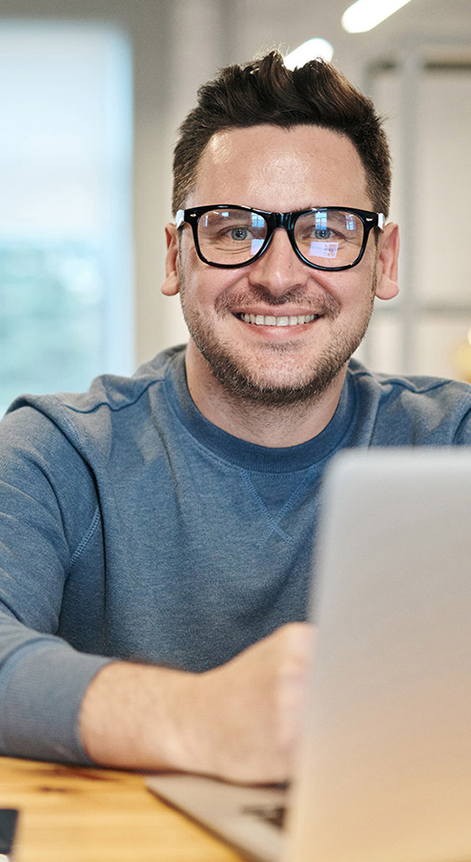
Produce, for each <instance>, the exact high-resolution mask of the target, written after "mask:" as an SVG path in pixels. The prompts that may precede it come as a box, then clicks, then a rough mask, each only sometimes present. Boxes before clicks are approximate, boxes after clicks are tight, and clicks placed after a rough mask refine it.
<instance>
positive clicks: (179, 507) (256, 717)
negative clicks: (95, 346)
mask: <svg viewBox="0 0 471 862" xmlns="http://www.w3.org/2000/svg"><path fill="white" fill-rule="evenodd" d="M174 171H175V189H174V211H175V214H176V223H175V224H171V225H168V226H167V229H166V234H167V245H168V253H167V264H166V278H165V282H164V286H163V292H164V293H165V294H167V295H171V294H175V293H177V292H179V293H180V295H181V301H182V305H183V310H184V314H185V317H186V320H187V323H188V327H189V330H190V334H191V337H190V341H189V344H188V347H187V349H186V350H185V349H184V348H175V349H174V350H170V351H167V352H166V353H164V354H163V355H160V356H158V357H156V359H155V360H154V361H153V362H151V363H149V364H147V365H145V366H144V367H143V368H141V369H140V370H139V371H138V372H137V374H136V375H135V377H133V378H131V379H119V378H111V377H106V376H105V377H103V378H100V379H98V380H97V381H95V382H94V384H93V385H92V388H91V390H90V391H89V393H87V394H85V395H59V396H48V397H41V398H38V397H25V398H21V399H18V400H17V402H16V403H15V404H14V405H13V407H12V409H11V411H10V412H9V414H8V415H7V416H6V417H5V419H4V422H3V423H2V426H1V432H0V437H1V442H0V512H2V513H3V514H2V515H1V516H0V566H1V567H2V568H1V580H0V597H1V600H2V603H3V605H2V616H1V625H0V656H1V660H2V664H1V666H0V691H1V694H0V740H1V742H0V745H1V750H2V751H3V752H4V753H10V754H18V755H23V756H30V757H43V758H48V759H59V760H69V761H79V762H85V763H89V762H90V761H91V762H94V763H98V764H104V765H113V766H118V767H130V768H141V769H147V770H150V769H158V768H161V767H166V768H175V769H184V770H193V771H200V772H203V773H210V774H214V775H218V776H221V777H223V778H228V779H232V780H238V781H279V780H283V779H285V778H286V777H287V776H288V775H289V774H290V770H291V764H292V758H293V753H294V751H295V746H296V739H297V733H298V723H299V715H300V711H301V705H302V692H303V682H304V678H305V671H306V664H307V661H308V658H309V655H310V652H311V650H312V637H313V633H312V630H311V628H310V626H308V624H307V623H306V622H305V619H306V608H307V601H308V593H309V576H310V559H311V552H312V547H313V541H314V540H315V530H316V524H317V516H318V507H319V487H320V484H321V481H322V477H323V473H324V470H325V467H326V465H327V464H328V463H329V461H330V459H331V458H332V456H333V455H334V454H335V452H336V451H338V450H339V449H342V448H344V447H351V446H363V447H367V446H398V445H432V446H436V445H469V443H470V442H471V387H469V386H467V385H466V384H460V383H454V382H450V381H443V380H436V379H423V378H421V379H415V380H414V379H404V378H386V377H385V376H379V377H378V376H374V375H371V374H370V373H369V372H367V371H366V369H364V368H362V367H361V366H360V365H359V364H358V363H357V362H355V361H350V357H351V354H352V353H353V352H354V350H355V349H356V347H357V346H358V344H359V343H360V341H361V339H362V337H363V335H364V332H365V330H366V328H367V325H368V321H369V318H370V314H371V310H372V305H373V301H374V298H375V297H378V298H380V299H384V300H388V299H390V298H392V297H393V296H395V295H396V293H397V290H398V287H397V257H398V229H397V226H396V225H395V224H387V223H386V222H385V216H386V215H387V212H388V205H389V185H390V171H389V154H388V148H387V143H386V140H385V137H384V133H383V131H382V129H381V126H380V123H379V120H378V118H377V116H376V114H375V112H374V109H373V106H372V105H371V103H370V102H369V101H368V100H367V99H365V98H364V97H363V96H361V95H360V94H359V93H358V92H357V91H356V90H355V89H354V88H353V87H352V86H351V85H350V84H349V83H348V82H347V81H346V80H345V79H344V78H343V77H342V76H341V75H340V74H339V73H338V72H337V71H336V70H335V68H334V67H332V66H329V65H327V64H323V63H321V62H312V63H309V64H307V65H306V66H305V67H303V68H302V69H298V70H296V71H294V72H290V71H288V70H287V69H286V68H285V66H284V64H283V60H282V58H281V57H280V56H279V55H278V54H277V53H275V52H273V53H270V54H268V55H267V56H265V57H264V58H262V59H261V60H260V61H257V62H254V63H251V64H248V65H247V66H245V67H230V68H228V69H226V70H223V71H222V73H221V74H220V75H219V77H218V78H217V79H216V80H215V81H214V82H211V83H210V84H208V85H206V86H205V87H203V88H202V90H201V91H200V94H199V103H198V106H197V107H196V108H195V109H194V111H192V112H191V113H190V115H189V117H188V118H187V119H186V121H185V122H184V123H183V126H182V128H181V134H180V139H179V142H178V144H177V147H176V150H175V164H174ZM280 214H284V215H280ZM352 612H354V609H352Z"/></svg>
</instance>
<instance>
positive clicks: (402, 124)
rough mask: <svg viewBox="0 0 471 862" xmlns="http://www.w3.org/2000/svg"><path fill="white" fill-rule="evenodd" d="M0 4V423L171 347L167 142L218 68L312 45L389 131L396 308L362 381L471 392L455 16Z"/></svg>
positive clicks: (296, 1) (469, 129)
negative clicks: (366, 18) (166, 286)
mask: <svg viewBox="0 0 471 862" xmlns="http://www.w3.org/2000/svg"><path fill="white" fill-rule="evenodd" d="M348 6H349V0H329V2H318V0H289V2H287V0H128V2H125V0H29V2H21V0H20V2H19V0H0V124H1V134H0V411H1V410H2V409H5V407H6V406H7V404H8V403H9V402H10V401H11V400H12V399H13V398H14V397H15V396H16V395H17V394H18V393H20V392H23V391H30V392H42V391H55V390H64V389H65V390H77V389H78V390H83V389H86V388H87V387H88V385H89V382H90V380H91V378H92V377H93V376H94V375H96V374H99V373H102V372H110V373H114V374H129V373H132V372H133V370H134V369H135V367H136V366H137V365H138V364H140V363H141V362H143V361H145V360H146V359H149V358H150V357H152V356H153V355H154V354H155V353H156V352H157V351H158V350H160V349H162V348H164V347H166V346H169V345H171V344H176V343H179V342H182V341H185V340H186V329H185V326H184V323H183V321H182V318H181V314H180V309H179V302H178V298H175V299H168V298H164V297H162V296H161V294H160V283H161V281H162V279H163V274H164V259H165V241H164V232H163V228H164V225H165V223H166V222H167V221H168V220H169V219H170V218H171V213H170V190H171V160H172V147H173V144H174V141H175V136H176V129H177V127H178V125H179V123H180V122H181V120H182V119H183V117H184V116H185V114H186V112H187V111H188V110H189V109H190V108H191V107H192V105H193V104H194V101H195V94H196V89H197V87H198V85H199V84H200V83H202V82H203V81H205V80H207V79H209V78H210V77H212V76H213V75H214V74H215V73H216V72H217V70H218V69H219V68H220V67H221V66H223V65H226V64H227V63H231V62H245V61H247V60H249V59H251V58H252V57H253V56H254V55H255V54H258V53H259V52H261V51H263V50H267V49H269V48H272V47H278V48H281V50H282V51H283V52H284V53H287V52H289V51H292V50H293V49H295V48H297V47H298V46H299V45H300V44H301V43H303V42H305V41H306V40H307V39H310V38H323V39H326V40H328V41H329V42H330V43H331V45H332V47H333V51H334V54H333V60H334V62H335V63H336V64H337V65H338V66H339V68H340V69H341V70H342V71H343V72H344V73H345V74H346V75H347V77H349V78H350V79H351V80H352V81H353V82H354V83H355V84H356V85H357V86H359V87H360V88H361V89H363V90H364V91H366V92H368V93H369V94H370V95H371V96H372V97H373V99H374V100H375V102H376V104H377V106H378V108H379V110H380V112H381V113H382V114H383V115H385V117H386V128H387V130H388V133H389V136H390V140H391V145H392V151H393V159H394V183H393V206H392V212H391V218H392V219H394V220H396V221H398V222H399V223H400V226H401V241H402V251H401V254H402V261H401V273H400V284H401V294H400V296H399V297H398V299H397V300H394V301H391V302H387V303H384V304H382V303H380V302H379V303H378V305H377V308H376V309H375V312H374V319H373V324H372V326H371V330H370V333H369V335H368V336H367V338H366V340H365V342H364V344H363V345H362V347H361V348H360V350H359V357H360V358H361V359H362V360H363V361H366V362H367V363H368V364H369V365H370V366H371V367H372V368H373V369H375V370H379V371H387V372H394V373H418V374H438V375H444V376H452V377H456V378H461V379H468V380H471V232H470V227H471V145H470V141H471V0H411V2H408V3H407V4H406V5H404V6H403V8H401V9H399V10H398V11H397V12H396V13H395V14H393V15H392V16H391V17H389V18H388V19H387V20H385V21H383V22H382V23H380V24H379V25H378V26H376V27H375V28H373V29H371V30H370V31H368V32H363V33H348V32H346V31H345V30H344V29H343V27H342V25H341V18H342V14H343V13H344V11H345V10H346V8H347V7H348Z"/></svg>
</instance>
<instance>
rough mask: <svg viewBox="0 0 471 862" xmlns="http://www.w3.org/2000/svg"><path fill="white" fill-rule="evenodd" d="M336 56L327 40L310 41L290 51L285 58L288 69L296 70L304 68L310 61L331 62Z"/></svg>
mask: <svg viewBox="0 0 471 862" xmlns="http://www.w3.org/2000/svg"><path fill="white" fill-rule="evenodd" d="M333 56H334V49H333V47H332V45H331V44H330V42H327V40H326V39H308V40H307V42H303V44H302V45H300V46H299V48H295V49H294V51H290V53H289V54H287V55H286V57H285V58H284V63H285V66H286V67H287V69H296V68H297V67H298V66H304V64H305V63H308V62H309V60H319V59H321V60H327V62H330V61H331V59H332V57H333Z"/></svg>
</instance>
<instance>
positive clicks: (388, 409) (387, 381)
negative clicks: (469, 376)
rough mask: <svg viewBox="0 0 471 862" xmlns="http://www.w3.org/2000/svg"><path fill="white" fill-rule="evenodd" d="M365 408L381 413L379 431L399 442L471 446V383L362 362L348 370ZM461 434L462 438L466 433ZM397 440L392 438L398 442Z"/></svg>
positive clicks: (377, 417) (355, 361)
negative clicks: (376, 368)
mask: <svg viewBox="0 0 471 862" xmlns="http://www.w3.org/2000/svg"><path fill="white" fill-rule="evenodd" d="M348 380H349V385H350V386H351V387H352V388H353V390H354V392H355V395H356V398H357V400H358V402H359V405H360V410H363V412H370V413H371V412H372V413H374V416H375V428H376V431H377V433H382V434H383V435H385V434H386V436H387V435H388V434H389V437H393V435H394V434H396V435H397V438H398V444H399V445H400V444H402V443H403V442H404V436H407V443H416V444H418V445H427V444H430V445H451V444H453V443H455V442H463V443H467V444H468V445H469V444H471V385H470V384H469V383H466V382H464V381H459V380H450V379H447V378H442V377H432V376H421V375H396V374H378V373H372V372H370V371H368V369H366V368H365V367H364V366H363V365H362V364H361V363H359V362H358V361H357V360H351V362H350V364H349V368H348ZM460 435H461V437H460ZM394 443H395V440H394V439H392V445H394Z"/></svg>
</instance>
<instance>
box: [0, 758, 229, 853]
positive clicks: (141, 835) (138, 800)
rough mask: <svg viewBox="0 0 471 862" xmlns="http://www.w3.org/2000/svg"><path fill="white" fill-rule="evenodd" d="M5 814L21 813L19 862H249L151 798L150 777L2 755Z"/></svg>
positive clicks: (0, 798)
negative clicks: (12, 810) (147, 779)
mask: <svg viewBox="0 0 471 862" xmlns="http://www.w3.org/2000/svg"><path fill="white" fill-rule="evenodd" d="M0 808H18V809H19V810H20V819H19V825H18V830H17V836H16V843H15V851H16V852H15V862H241V859H242V857H241V856H239V855H238V854H237V853H235V852H234V851H233V850H231V849H230V848H229V847H226V846H225V845H224V844H223V843H222V842H220V841H219V840H218V839H217V838H215V837H213V836H212V835H210V834H209V833H208V832H206V831H205V830H203V829H202V828H200V827H199V826H197V825H196V824H195V823H192V822H191V821H190V820H188V819H187V818H186V817H184V816H183V815H182V814H179V813H178V812H177V811H174V810H173V809H172V808H170V807H169V806H167V805H166V804H165V803H163V802H161V801H160V800H158V799H157V798H156V797H155V796H153V795H152V794H151V793H149V791H148V790H146V788H145V786H144V778H143V777H142V775H136V774H132V773H127V772H118V771H114V770H110V769H87V768H81V767H71V766H62V765H57V764H53V763H42V762H39V761H32V760H17V759H13V758H8V757H0Z"/></svg>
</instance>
